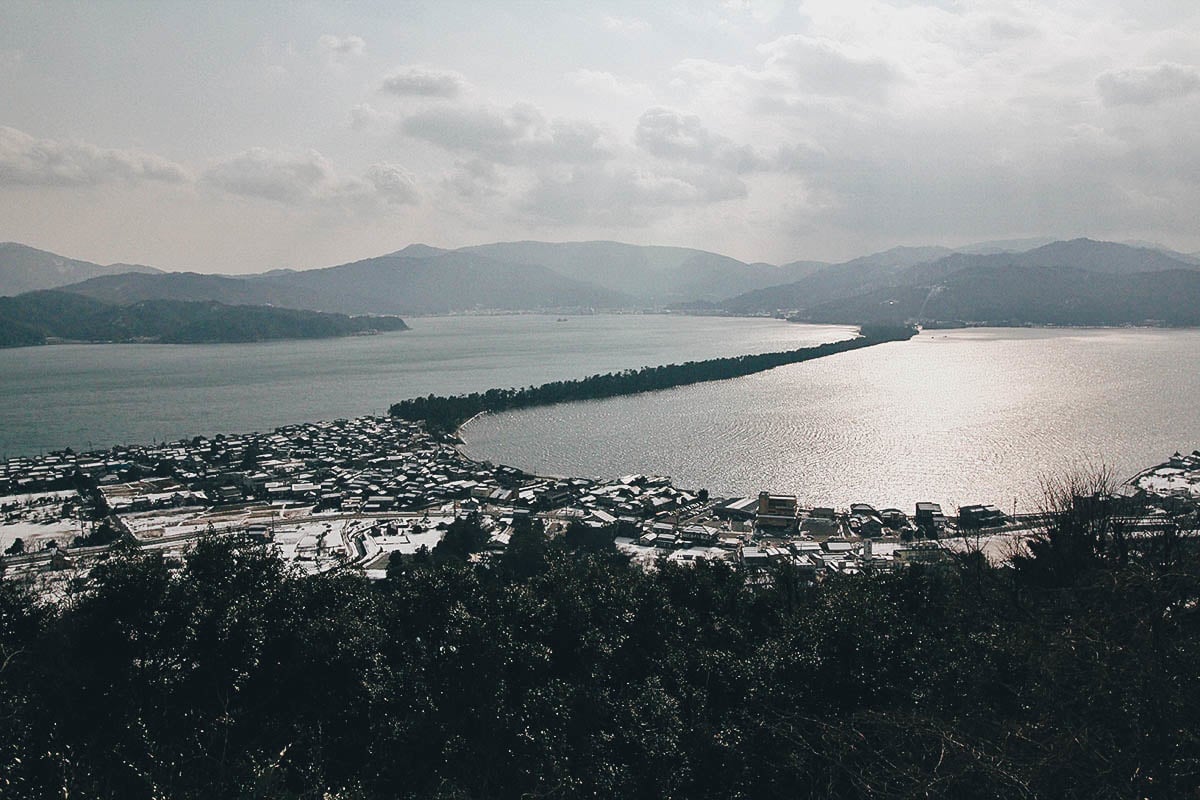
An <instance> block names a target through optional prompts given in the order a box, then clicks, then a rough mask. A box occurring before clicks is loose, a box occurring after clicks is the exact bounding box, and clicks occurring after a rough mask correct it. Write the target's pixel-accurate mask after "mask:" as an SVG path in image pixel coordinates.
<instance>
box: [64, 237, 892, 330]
mask: <svg viewBox="0 0 1200 800" xmlns="http://www.w3.org/2000/svg"><path fill="white" fill-rule="evenodd" d="M905 263H907V262H905ZM827 266H828V265H827V264H825V263H823V262H814V261H796V262H792V263H790V264H786V265H784V266H782V267H778V266H775V265H772V264H765V263H754V264H747V263H744V262H742V261H738V260H737V259H733V258H729V257H727V256H722V255H719V254H717V253H710V252H707V251H703V250H692V249H688V248H682V247H643V246H638V245H628V244H621V243H618V242H568V243H551V242H501V243H496V244H489V245H479V246H474V247H465V248H460V249H458V250H445V249H442V248H438V247H431V246H429V245H424V244H413V245H409V246H408V247H405V248H404V249H403V250H399V251H397V252H395V253H391V254H389V255H385V256H380V257H378V258H369V259H365V260H362V261H356V262H353V263H350V264H340V265H337V266H334V267H325V268H322V269H309V270H272V271H271V272H267V273H263V274H260V275H242V276H228V275H202V274H197V273H158V274H153V275H150V274H133V273H130V274H123V275H102V276H99V277H95V278H90V279H87V280H80V281H76V282H64V283H59V284H55V286H56V288H62V289H64V290H66V291H71V292H76V293H79V294H83V295H85V296H87V297H92V298H95V299H98V300H104V301H106V302H112V303H134V302H139V301H145V300H181V301H215V302H220V303H227V304H255V305H258V304H263V305H274V306H280V307H286V308H306V309H314V310H320V311H332V312H341V313H385V314H438V313H447V312H455V311H469V310H476V309H480V310H483V309H487V310H535V309H553V308H628V307H655V306H665V305H668V304H670V303H673V302H681V301H700V302H703V301H713V300H719V299H721V298H723V297H728V296H729V295H730V294H733V293H736V292H740V291H743V290H745V289H746V288H754V287H762V286H770V285H775V284H779V283H783V282H786V281H790V280H796V279H797V278H800V277H803V276H805V275H808V274H811V273H813V272H815V271H817V270H819V269H822V268H825V267H827Z"/></svg>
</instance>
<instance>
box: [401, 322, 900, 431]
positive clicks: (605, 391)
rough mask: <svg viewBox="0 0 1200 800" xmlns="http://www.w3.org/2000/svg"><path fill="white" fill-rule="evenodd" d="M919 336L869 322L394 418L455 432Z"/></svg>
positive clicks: (413, 402)
mask: <svg viewBox="0 0 1200 800" xmlns="http://www.w3.org/2000/svg"><path fill="white" fill-rule="evenodd" d="M916 335H917V329H916V328H915V327H913V326H910V325H864V326H862V327H861V328H860V329H859V335H858V336H857V337H855V338H853V339H845V340H843V341H840V342H828V343H825V344H820V345H817V346H815V347H801V348H797V349H795V350H782V351H777V352H773V353H760V354H757V355H745V356H732V357H729V358H711V359H706V360H704V361H688V362H686V363H683V364H667V365H665V366H659V367H643V368H642V369H638V370H625V371H624V372H610V373H607V374H604V375H591V376H589V377H586V378H581V379H579V380H574V381H554V382H552V383H544V384H542V385H541V386H529V387H526V388H523V389H489V390H487V391H486V392H483V393H482V394H481V393H479V392H472V393H471V394H465V395H455V396H453V397H442V396H435V395H429V396H427V397H414V398H411V399H408V400H402V401H400V402H399V403H396V404H394V405H393V406H392V407H391V409H390V411H389V413H390V414H391V415H392V416H393V417H398V418H400V419H404V420H408V421H411V422H424V423H425V424H426V425H428V426H429V427H430V428H432V429H434V430H441V431H449V430H454V429H456V428H458V427H459V426H460V425H462V424H463V423H464V422H466V421H467V420H469V419H471V418H472V417H474V416H476V415H478V414H482V413H487V412H493V411H510V410H513V409H517V408H532V407H534V406H545V405H552V404H554V403H565V402H570V401H573V400H601V399H604V398H607V397H620V396H622V395H629V394H639V393H641V392H654V391H659V390H661V389H672V388H675V387H676V386H689V385H691V384H695V383H705V382H707V381H719V380H727V379H729V378H740V377H743V376H746V375H753V374H754V373H756V372H764V371H766V370H769V369H774V368H775V367H782V366H784V365H785V364H799V363H801V362H803V361H811V360H812V359H814V358H821V357H823V356H831V355H834V354H835V353H846V352H849V351H851V350H858V349H861V348H863V347H871V346H873V345H877V344H883V343H885V342H903V341H907V340H909V339H911V338H912V337H914V336H916Z"/></svg>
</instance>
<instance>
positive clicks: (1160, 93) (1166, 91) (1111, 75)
mask: <svg viewBox="0 0 1200 800" xmlns="http://www.w3.org/2000/svg"><path fill="white" fill-rule="evenodd" d="M1096 88H1097V89H1098V90H1099V92H1100V97H1101V98H1102V99H1103V100H1104V102H1105V104H1107V105H1110V106H1120V105H1138V106H1145V105H1151V104H1153V103H1158V102H1162V101H1164V100H1172V99H1174V98H1177V97H1185V96H1187V95H1190V94H1195V93H1196V92H1200V68H1197V67H1194V66H1189V65H1185V64H1170V63H1163V64H1159V65H1157V66H1153V67H1135V68H1133V69H1124V70H1110V71H1108V72H1105V73H1103V74H1101V75H1100V77H1098V78H1096Z"/></svg>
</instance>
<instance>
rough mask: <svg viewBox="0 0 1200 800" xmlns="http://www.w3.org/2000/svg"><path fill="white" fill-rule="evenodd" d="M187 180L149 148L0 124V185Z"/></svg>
mask: <svg viewBox="0 0 1200 800" xmlns="http://www.w3.org/2000/svg"><path fill="white" fill-rule="evenodd" d="M190 179H191V176H190V175H189V173H188V171H187V170H186V169H185V168H184V167H182V166H180V165H179V164H176V163H174V162H173V161H168V160H167V159H165V158H161V157H159V156H156V155H154V154H152V153H144V152H141V151H139V150H114V149H108V148H102V147H96V146H95V145H91V144H87V143H85V142H68V141H59V140H55V139H35V138H34V137H32V136H30V135H29V134H27V133H25V132H23V131H19V130H17V129H16V128H8V127H3V126H0V186H96V185H99V184H103V183H112V182H115V181H125V182H128V183H139V182H143V181H158V182H162V183H186V182H187V181H189V180H190Z"/></svg>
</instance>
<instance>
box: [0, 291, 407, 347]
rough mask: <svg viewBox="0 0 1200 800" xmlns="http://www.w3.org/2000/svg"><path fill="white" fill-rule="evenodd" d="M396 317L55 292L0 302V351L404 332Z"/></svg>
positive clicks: (252, 340)
mask: <svg viewBox="0 0 1200 800" xmlns="http://www.w3.org/2000/svg"><path fill="white" fill-rule="evenodd" d="M407 328H408V326H407V325H406V324H405V322H404V320H402V319H401V318H400V317H396V316H347V315H345V314H329V313H325V312H320V311H305V310H300V309H293V308H276V307H274V306H247V305H226V304H224V303H218V302H213V301H182V300H145V301H141V302H137V303H132V304H129V305H118V304H115V303H108V302H103V301H100V300H94V299H92V298H90V297H84V296H82V295H77V294H72V293H69V292H61V291H52V290H45V291H35V292H27V293H25V294H22V295H17V296H16V297H0V347H25V346H30V345H41V344H48V343H51V342H56V341H59V342H61V341H68V342H137V343H146V342H157V343H162V344H200V343H215V342H261V341H268V340H272V339H325V338H331V337H336V336H353V335H358V334H364V333H372V332H379V331H400V330H407Z"/></svg>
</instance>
